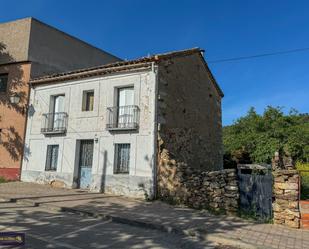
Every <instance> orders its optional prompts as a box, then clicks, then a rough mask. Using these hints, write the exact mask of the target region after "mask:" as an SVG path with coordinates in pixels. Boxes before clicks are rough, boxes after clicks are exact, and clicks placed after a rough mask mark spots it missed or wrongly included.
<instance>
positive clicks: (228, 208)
mask: <svg viewBox="0 0 309 249" xmlns="http://www.w3.org/2000/svg"><path fill="white" fill-rule="evenodd" d="M171 169H173V172H169V171H170V170H171ZM158 196H159V198H160V199H162V200H165V201H169V202H174V203H178V204H181V203H182V204H186V205H188V206H190V207H193V208H198V209H201V208H205V209H211V210H214V211H223V212H226V213H236V212H237V211H238V208H239V189H238V184H237V174H236V170H235V169H226V170H220V171H209V172H205V171H202V172H201V171H194V170H193V169H190V168H189V167H188V166H187V165H177V167H171V168H170V169H167V168H164V172H162V170H161V174H160V175H159V186H158Z"/></svg>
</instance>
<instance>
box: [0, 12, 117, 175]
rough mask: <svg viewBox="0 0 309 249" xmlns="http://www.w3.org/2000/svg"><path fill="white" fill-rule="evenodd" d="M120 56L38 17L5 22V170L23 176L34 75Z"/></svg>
mask: <svg viewBox="0 0 309 249" xmlns="http://www.w3.org/2000/svg"><path fill="white" fill-rule="evenodd" d="M119 60H120V59H119V58H117V57H115V56H113V55H111V54H109V53H107V52H104V51H102V50H100V49H97V48H95V47H93V46H91V45H89V44H87V43H85V42H83V41H81V40H79V39H77V38H74V37H72V36H70V35H68V34H66V33H64V32H62V31H59V30H57V29H55V28H53V27H51V26H49V25H46V24H44V23H42V22H40V21H38V20H36V19H34V18H25V19H21V20H16V21H12V22H6V23H0V176H1V177H4V178H7V179H18V178H19V174H20V167H21V162H22V160H21V158H22V154H23V148H24V135H25V126H26V113H27V105H28V98H29V84H28V83H29V80H30V78H32V77H38V76H41V75H45V74H51V73H59V72H64V71H68V70H75V69H80V68H84V67H90V66H98V65H102V64H105V63H111V62H115V61H119Z"/></svg>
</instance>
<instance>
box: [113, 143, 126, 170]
mask: <svg viewBox="0 0 309 249" xmlns="http://www.w3.org/2000/svg"><path fill="white" fill-rule="evenodd" d="M129 165H130V144H115V164H114V173H115V174H129Z"/></svg>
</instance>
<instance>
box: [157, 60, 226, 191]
mask: <svg viewBox="0 0 309 249" xmlns="http://www.w3.org/2000/svg"><path fill="white" fill-rule="evenodd" d="M158 94H159V96H158V98H159V100H158V123H159V131H158V140H159V141H158V143H159V159H158V161H159V170H158V184H159V185H158V190H159V195H160V191H163V192H166V191H170V192H171V194H172V193H173V192H174V191H175V189H174V187H173V186H174V182H177V179H176V176H177V174H178V173H180V174H181V172H179V170H180V168H181V167H182V165H189V166H190V167H191V168H193V169H194V170H200V171H210V170H219V169H222V167H223V161H222V160H223V158H222V131H221V130H222V124H221V96H220V95H219V93H218V91H217V89H216V88H215V86H214V84H213V83H212V82H211V79H210V78H209V75H208V73H207V71H206V70H205V65H204V64H203V61H202V60H201V58H200V56H199V54H193V55H190V56H185V57H175V58H173V59H170V60H168V61H163V62H162V63H160V65H159V93H158ZM163 162H164V163H163ZM167 179H168V181H166V180H167ZM165 194H166V193H165Z"/></svg>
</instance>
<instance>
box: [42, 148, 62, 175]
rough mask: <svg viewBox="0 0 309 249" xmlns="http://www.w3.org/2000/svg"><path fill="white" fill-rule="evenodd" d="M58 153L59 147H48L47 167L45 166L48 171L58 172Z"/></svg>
mask: <svg viewBox="0 0 309 249" xmlns="http://www.w3.org/2000/svg"><path fill="white" fill-rule="evenodd" d="M58 151H59V145H47V154H46V165H45V170H46V171H56V170H57V161H58Z"/></svg>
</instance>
